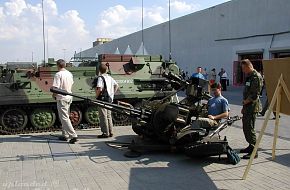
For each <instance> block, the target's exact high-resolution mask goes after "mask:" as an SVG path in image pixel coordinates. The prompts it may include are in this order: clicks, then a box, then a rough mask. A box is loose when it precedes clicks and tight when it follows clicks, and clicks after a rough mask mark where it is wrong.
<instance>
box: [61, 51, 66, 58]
mask: <svg viewBox="0 0 290 190" xmlns="http://www.w3.org/2000/svg"><path fill="white" fill-rule="evenodd" d="M62 50H63V60H65V50H66V49H65V48H63V49H62Z"/></svg>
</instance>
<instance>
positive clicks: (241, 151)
mask: <svg viewBox="0 0 290 190" xmlns="http://www.w3.org/2000/svg"><path fill="white" fill-rule="evenodd" d="M253 149H254V147H253V146H252V145H249V146H248V147H247V148H244V149H242V150H240V153H248V154H250V153H252V151H253Z"/></svg>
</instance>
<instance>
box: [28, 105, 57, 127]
mask: <svg viewBox="0 0 290 190" xmlns="http://www.w3.org/2000/svg"><path fill="white" fill-rule="evenodd" d="M29 118H30V122H31V124H32V126H33V127H35V128H37V129H46V128H50V127H52V126H53V124H54V122H55V119H56V116H55V113H54V112H53V110H51V109H47V108H37V109H35V110H33V111H32V113H31V114H30V116H29Z"/></svg>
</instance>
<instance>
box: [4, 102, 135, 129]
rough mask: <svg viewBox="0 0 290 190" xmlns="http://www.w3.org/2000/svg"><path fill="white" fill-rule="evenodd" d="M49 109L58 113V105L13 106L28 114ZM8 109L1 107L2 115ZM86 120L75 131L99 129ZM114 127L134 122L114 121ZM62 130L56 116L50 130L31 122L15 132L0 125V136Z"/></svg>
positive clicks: (77, 104)
mask: <svg viewBox="0 0 290 190" xmlns="http://www.w3.org/2000/svg"><path fill="white" fill-rule="evenodd" d="M72 105H73V106H77V107H80V108H81V109H82V107H83V103H73V104H72ZM39 107H41V108H49V109H53V110H54V111H55V113H57V111H56V105H55V104H53V105H52V104H46V105H41V106H39V105H25V106H24V105H15V106H13V109H22V110H24V111H25V112H26V113H29V112H31V111H32V110H33V109H34V108H39ZM6 109H11V106H1V108H0V113H1V112H3V111H4V110H6ZM84 120H85V119H84V118H83V119H82V121H81V123H80V124H78V125H77V126H74V128H75V129H89V128H98V127H99V123H96V124H89V123H87V122H86V121H84ZM113 123H114V126H127V125H131V124H132V122H131V120H130V119H128V120H124V121H114V120H113ZM60 130H61V124H60V122H59V120H58V116H56V121H55V124H54V125H53V126H52V127H49V128H44V129H39V128H34V127H33V126H32V124H31V123H30V121H28V124H27V125H26V126H25V127H24V128H23V129H21V130H15V129H7V128H4V127H3V126H1V124H0V135H17V134H28V133H43V132H55V131H60Z"/></svg>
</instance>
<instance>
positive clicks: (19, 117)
mask: <svg viewBox="0 0 290 190" xmlns="http://www.w3.org/2000/svg"><path fill="white" fill-rule="evenodd" d="M27 122H28V117H27V114H26V113H25V112H24V111H23V110H22V109H18V108H17V109H15V108H14V109H8V110H6V111H5V112H3V113H2V114H1V116H0V124H1V125H2V126H3V128H4V129H9V130H11V129H12V130H16V131H19V130H22V129H23V128H24V127H25V126H26V124H27Z"/></svg>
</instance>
